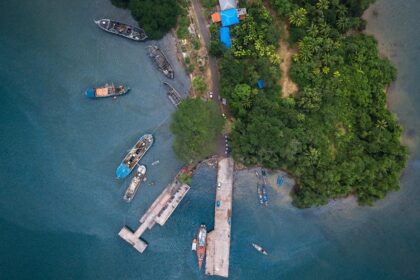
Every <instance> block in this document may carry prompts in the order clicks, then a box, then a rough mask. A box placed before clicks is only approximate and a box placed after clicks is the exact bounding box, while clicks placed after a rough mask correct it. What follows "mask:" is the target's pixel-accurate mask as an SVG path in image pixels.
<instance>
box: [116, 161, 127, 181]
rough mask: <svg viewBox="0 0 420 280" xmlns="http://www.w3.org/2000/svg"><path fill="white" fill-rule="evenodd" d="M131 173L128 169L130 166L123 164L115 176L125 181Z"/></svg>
mask: <svg viewBox="0 0 420 280" xmlns="http://www.w3.org/2000/svg"><path fill="white" fill-rule="evenodd" d="M130 172H131V170H130V168H128V166H127V165H125V164H124V163H121V164H120V165H119V166H118V168H117V170H116V171H115V175H116V176H117V179H123V178H125V177H127V175H128V174H130Z"/></svg>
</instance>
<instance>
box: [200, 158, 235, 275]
mask: <svg viewBox="0 0 420 280" xmlns="http://www.w3.org/2000/svg"><path fill="white" fill-rule="evenodd" d="M233 164H234V163H233V159H232V158H224V159H222V160H220V161H219V164H218V171H217V189H216V204H215V211H214V230H213V231H211V232H209V233H208V235H207V256H206V274H207V275H218V276H223V277H228V276H229V253H230V230H231V217H232V193H233Z"/></svg>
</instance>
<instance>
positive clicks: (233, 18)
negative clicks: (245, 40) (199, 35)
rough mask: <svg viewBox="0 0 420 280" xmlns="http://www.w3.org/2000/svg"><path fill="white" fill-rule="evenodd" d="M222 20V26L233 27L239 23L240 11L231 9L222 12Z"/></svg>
mask: <svg viewBox="0 0 420 280" xmlns="http://www.w3.org/2000/svg"><path fill="white" fill-rule="evenodd" d="M220 17H221V18H222V26H231V25H234V24H238V23H239V17H238V11H237V10H236V9H229V10H225V11H221V12H220Z"/></svg>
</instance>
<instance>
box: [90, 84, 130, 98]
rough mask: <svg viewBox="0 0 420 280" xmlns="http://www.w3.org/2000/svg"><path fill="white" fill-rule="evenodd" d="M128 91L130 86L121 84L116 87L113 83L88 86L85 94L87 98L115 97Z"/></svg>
mask: <svg viewBox="0 0 420 280" xmlns="http://www.w3.org/2000/svg"><path fill="white" fill-rule="evenodd" d="M129 91H130V88H129V87H126V86H123V85H121V86H118V87H116V86H114V85H113V84H110V85H108V84H105V85H104V86H102V87H97V88H88V89H87V90H86V96H87V97H89V98H103V97H117V96H120V95H123V94H126V93H127V92H129Z"/></svg>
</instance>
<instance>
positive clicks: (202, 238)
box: [196, 225, 207, 270]
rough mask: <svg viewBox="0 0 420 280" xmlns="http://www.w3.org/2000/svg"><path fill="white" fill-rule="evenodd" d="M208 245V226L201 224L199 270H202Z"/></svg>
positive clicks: (198, 236)
mask: <svg viewBox="0 0 420 280" xmlns="http://www.w3.org/2000/svg"><path fill="white" fill-rule="evenodd" d="M206 246H207V228H206V225H200V228H199V230H198V234H197V249H196V250H197V261H198V269H199V270H201V266H202V265H203V261H204V257H205V256H206Z"/></svg>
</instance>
